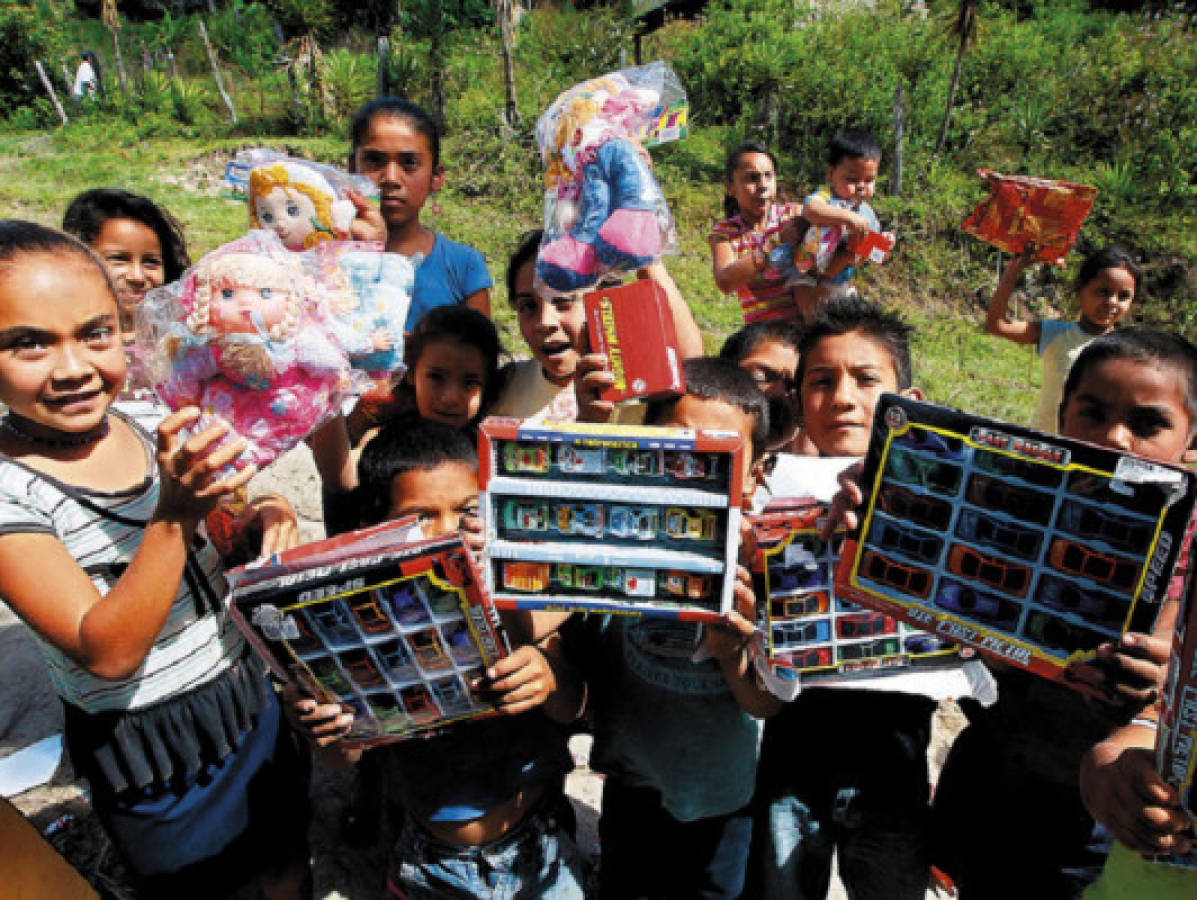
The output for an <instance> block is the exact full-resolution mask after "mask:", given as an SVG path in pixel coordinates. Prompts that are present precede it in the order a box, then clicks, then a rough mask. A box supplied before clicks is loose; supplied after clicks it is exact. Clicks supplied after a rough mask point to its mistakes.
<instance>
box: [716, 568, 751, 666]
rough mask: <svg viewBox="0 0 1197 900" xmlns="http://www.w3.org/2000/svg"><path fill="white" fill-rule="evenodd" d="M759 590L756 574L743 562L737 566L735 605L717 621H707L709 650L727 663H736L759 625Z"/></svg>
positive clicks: (722, 661) (719, 659) (720, 660)
mask: <svg viewBox="0 0 1197 900" xmlns="http://www.w3.org/2000/svg"><path fill="white" fill-rule="evenodd" d="M755 618H756V594H754V593H753V590H752V576H751V575H749V574H748V570H747V569H745V568H744V567H743V566H737V567H736V586H735V588H734V591H733V607H732V609H731V610H730V611H729V612H728V613H727V615H725V616H724V617H723V621H722V622H720V623H718V624H715V625H707V626H706V628H705V629H704V631H705V632H706V638H705V639H704V643H705V644H706V650H707V652H708V653H709V654H711V656H713V657H714V658H715V659H716V660H718V661H719V662H720V663H723V664H733V665H734V664H736V663H738V662H739V660H740V655H741V654H742V653H743V652H744V648H745V647H747V646H748V641H749V640H750V639H751V638H752V633H753V632H754V631H756V627H755V626H754V625H753V624H752V623H753V619H755Z"/></svg>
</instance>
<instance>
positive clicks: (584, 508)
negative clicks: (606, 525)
mask: <svg viewBox="0 0 1197 900" xmlns="http://www.w3.org/2000/svg"><path fill="white" fill-rule="evenodd" d="M553 511H554V513H555V515H556V522H557V530H558V531H559V532H560V533H561V534H580V535H585V536H586V537H599V536H601V535H602V533H603V506H602V504H601V503H558V504H557V505H556V507H555V508H554V510H553Z"/></svg>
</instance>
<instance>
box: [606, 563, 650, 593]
mask: <svg viewBox="0 0 1197 900" xmlns="http://www.w3.org/2000/svg"><path fill="white" fill-rule="evenodd" d="M609 576H610V578H611V581H610V584H611V586H612V587H614V588H617V589H619V590H621V591H623V592H624V593H625V594H627V595H628V596H629V597H655V596H656V594H657V574H656V572H654V571H653V570H652V569H618V568H615V569H610V570H609Z"/></svg>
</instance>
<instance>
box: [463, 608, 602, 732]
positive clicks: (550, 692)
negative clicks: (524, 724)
mask: <svg viewBox="0 0 1197 900" xmlns="http://www.w3.org/2000/svg"><path fill="white" fill-rule="evenodd" d="M567 618H569V615H568V614H561V613H541V612H514V613H513V612H505V613H504V614H503V623H504V624H505V625H506V626H507V629H508V632H509V634H510V635H511V637H512V643H518V644H520V646H518V647H517V648H516V650H515V652H513V653H512V654H511V655H510V656H507V657H504V658H503V659H501V660H499V661H498V662H496V663H495V664H494V665H493V666H491V668H490V669H488V670H487V672H486V677H485V678H484V679H482V680H481V681H480V683H479V684H477V685H474V686H473V687H474V688H475V689H476V690H479V689H480V690H483V691H485V692H486V693H488V694H490V695H492V696H493V697H495V698H496V699H497V701H498V706H499V708H500V709H501V710H502V711H503V713H505V714H507V715H518V714H520V713H524V712H528V711H529V710H531V709H534V708H535V707H537V706H541V705H543V706H544V713H545V715H547V716H548V717H549V718H550V719H552V720H553V721H554V722H561V723H563V724H568V723H569V722H573V721H574V720H576V719H577V718H578V716H580V715H581V714H582V707H583V705H584V704H585V700H586V693H585V686H584V685H583V683H582V682H581V680H580V679H579V678H578V676H577V673H576V672H575V671H574V669H573V667H572V666H570V665H569V664H568V663H567V662H566V660H565V656H564V654H563V653H562V650H561V638H560V635H558V634H557V629H558V628H559V627H560V626H561V624H562V622H564V621H565V619H567Z"/></svg>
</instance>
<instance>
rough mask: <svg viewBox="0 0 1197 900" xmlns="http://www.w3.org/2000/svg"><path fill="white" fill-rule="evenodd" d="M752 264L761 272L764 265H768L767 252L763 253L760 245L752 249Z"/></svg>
mask: <svg viewBox="0 0 1197 900" xmlns="http://www.w3.org/2000/svg"><path fill="white" fill-rule="evenodd" d="M752 265H753V267H754V268H755V269H756V271H758V272H762V271H764V269H765V266H767V265H769V254H767V253H765V251H764V250H762V249H761V248H760V247H757V248H756V249H754V250H753V251H752Z"/></svg>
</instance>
